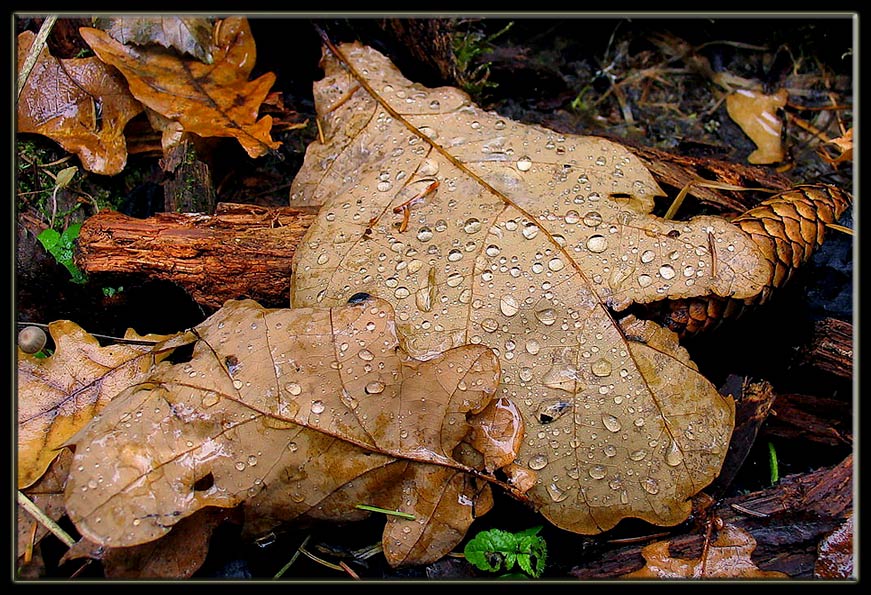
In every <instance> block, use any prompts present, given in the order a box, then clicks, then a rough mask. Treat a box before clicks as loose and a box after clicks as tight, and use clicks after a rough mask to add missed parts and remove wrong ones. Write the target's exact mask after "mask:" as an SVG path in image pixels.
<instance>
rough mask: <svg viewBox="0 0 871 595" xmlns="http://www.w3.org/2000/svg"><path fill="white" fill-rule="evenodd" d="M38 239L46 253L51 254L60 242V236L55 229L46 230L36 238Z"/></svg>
mask: <svg viewBox="0 0 871 595" xmlns="http://www.w3.org/2000/svg"><path fill="white" fill-rule="evenodd" d="M36 239H37V240H39V243H40V244H42V247H43V248H45V251H46V252H48V253H51V251H52V250H54V247H55V246H57V243H58V242H59V241H60V234H59V233H58V232H56V231H55V230H53V229H44V230H42V231H41V232H40V234H39V235H38V236H36Z"/></svg>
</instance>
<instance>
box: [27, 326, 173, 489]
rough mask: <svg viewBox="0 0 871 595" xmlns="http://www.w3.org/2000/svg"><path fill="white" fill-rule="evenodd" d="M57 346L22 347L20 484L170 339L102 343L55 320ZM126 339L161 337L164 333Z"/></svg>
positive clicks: (140, 373) (161, 354)
mask: <svg viewBox="0 0 871 595" xmlns="http://www.w3.org/2000/svg"><path fill="white" fill-rule="evenodd" d="M49 332H50V333H51V337H52V339H53V340H54V344H55V351H54V354H52V355H51V356H50V357H48V358H37V357H35V356H34V355H30V354H27V353H24V352H23V351H21V350H20V349H19V350H18V407H17V410H18V487H19V489H21V488H25V487H27V486H29V485H31V484H33V483H34V482H35V481H36V480H38V479H39V478H40V476H42V474H43V473H44V472H45V470H46V469H47V468H48V466H49V464H51V462H52V461H53V460H54V459H55V457H57V456H58V454H59V453H60V449H61V448H62V447H63V446H64V444H65V443H66V441H67V440H68V439H69V438H71V437H72V436H73V435H74V434H75V433H76V432H78V431H79V430H80V429H81V428H83V427H84V426H85V425H86V424H87V423H88V422H90V421H91V418H93V416H94V415H96V414H98V413H99V412H100V410H101V409H103V407H105V406H106V404H107V403H108V402H109V401H111V400H112V399H113V398H114V397H115V395H117V394H118V393H120V392H121V391H122V390H124V389H125V388H127V387H128V386H130V385H131V384H135V383H137V382H139V381H141V380H142V379H143V378H145V377H146V376H147V375H148V374H149V373H150V372H151V367H152V366H153V365H154V363H156V362H158V361H160V360H162V359H164V358H165V357H166V356H167V355H169V353H170V352H171V350H172V346H171V345H170V344H163V345H162V346H161V347H160V348H157V349H156V348H155V347H154V346H153V345H148V344H146V345H136V344H124V343H117V344H112V345H107V346H105V347H101V346H100V343H99V342H98V341H97V339H95V338H94V337H93V336H91V335H90V334H88V333H86V332H85V331H84V330H82V328H81V327H79V326H78V325H77V324H75V323H73V322H70V321H68V320H61V321H56V322H52V323H51V324H50V325H49ZM125 337H126V338H127V339H132V340H137V341H149V342H154V343H157V342H158V341H162V340H165V339H167V337H165V336H160V335H146V336H139V335H137V334H136V333H135V332H133V331H132V330H128V331H127V334H126V335H125Z"/></svg>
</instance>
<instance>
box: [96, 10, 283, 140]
mask: <svg viewBox="0 0 871 595" xmlns="http://www.w3.org/2000/svg"><path fill="white" fill-rule="evenodd" d="M215 27H216V29H215V30H216V33H215V39H214V41H213V45H212V47H211V54H212V57H213V62H212V63H211V64H205V63H203V62H200V61H198V60H193V59H188V58H184V57H181V56H179V55H178V54H175V53H173V52H168V51H166V50H163V49H161V48H152V47H136V46H129V45H124V44H121V43H119V42H117V41H115V40H114V39H113V38H112V37H111V36H110V35H109V34H108V33H106V32H104V31H100V30H99V29H91V28H87V27H83V28H82V29H81V30H80V32H81V35H82V37H83V38H84V40H85V41H86V42H87V43H88V45H90V46H91V48H92V49H93V50H94V52H95V53H96V54H97V56H99V57H100V59H101V60H103V61H104V62H106V63H107V64H111V65H112V66H114V67H116V68H117V69H118V70H120V71H121V74H123V75H124V77H125V78H126V79H127V83H128V84H129V86H130V92H131V93H133V95H134V96H135V97H136V98H137V99H138V100H139V101H141V102H142V103H143V104H144V105H146V106H147V107H149V108H151V109H152V110H154V111H155V112H157V113H159V114H161V115H162V116H164V117H166V118H169V119H170V120H176V121H177V122H179V123H180V124H181V126H182V127H183V128H184V130H185V131H187V132H193V133H195V134H198V135H200V136H203V137H213V136H219V137H233V138H236V140H238V141H239V143H240V144H241V145H242V147H243V148H244V149H245V151H246V152H247V153H248V155H250V156H251V157H260V156H262V155H265V154H266V153H267V152H268V151H269V150H270V149H277V148H278V147H279V145H280V144H281V143H279V142H277V141H273V140H272V138H271V137H270V130H271V128H272V118H271V117H270V116H264V117H262V118H260V119H259V120H258V119H257V115H258V111H259V109H260V104H261V103H262V102H263V100H264V98H265V97H266V95H267V93H268V92H269V89H270V88H271V87H272V85H273V83H274V82H275V75H274V74H273V73H266V74H263V75H261V76H260V77H258V78H256V79H254V80H253V81H249V80H248V77H249V76H250V75H251V71H252V69H253V68H254V63H255V60H256V50H255V46H254V39H253V37H252V36H251V30H250V28H249V26H248V21H247V19H245V18H244V17H228V18H226V19H224V20H223V21H220V22H219V23H217V24H216V25H215Z"/></svg>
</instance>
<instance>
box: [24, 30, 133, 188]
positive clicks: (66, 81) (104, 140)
mask: <svg viewBox="0 0 871 595" xmlns="http://www.w3.org/2000/svg"><path fill="white" fill-rule="evenodd" d="M34 37H35V35H34V34H33V32H31V31H24V32H22V33H21V34H20V35H19V36H18V68H19V69H20V68H21V64H22V61H23V60H24V57H25V56H26V55H27V51H28V50H29V49H30V46H31V45H32V44H33V40H34ZM47 90H51V91H50V92H47ZM141 111H142V105H141V104H140V103H139V102H138V101H136V99H134V98H133V96H132V95H131V94H130V92H129V91H128V90H127V85H126V84H125V82H124V79H123V78H122V77H121V76H119V75H118V73H117V72H115V71H114V70H113V69H112V68H111V67H109V66H107V65H106V64H104V63H103V62H101V61H100V60H98V59H97V58H73V59H69V60H60V59H57V58H55V57H53V56H51V55H50V54H49V52H48V49H47V48H43V49H42V51H41V52H40V54H39V59H38V61H37V63H36V65H35V66H34V68H33V70H32V71H31V72H30V76H29V77H28V78H27V83H26V84H25V86H24V88H23V89H22V91H21V96H20V97H19V100H18V105H17V113H18V119H17V127H18V128H17V131H18V132H33V133H36V134H41V135H43V136H47V137H49V138H50V139H52V140H54V141H56V142H57V143H59V144H60V145H61V146H62V147H63V148H64V149H65V150H67V151H69V152H71V153H75V154H76V155H78V156H79V159H80V160H81V162H82V166H83V167H84V168H85V169H87V170H88V171H91V172H94V173H98V174H105V175H113V174H117V173H119V172H120V171H121V170H123V169H124V166H125V165H126V163H127V147H126V139H125V138H124V126H125V125H126V124H127V122H128V121H129V120H130V119H131V118H133V116H135V115H137V114H138V113H139V112H141Z"/></svg>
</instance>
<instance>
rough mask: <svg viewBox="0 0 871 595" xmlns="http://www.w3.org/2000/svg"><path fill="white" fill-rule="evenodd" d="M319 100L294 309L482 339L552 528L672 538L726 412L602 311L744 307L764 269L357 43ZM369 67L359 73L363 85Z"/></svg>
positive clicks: (603, 168) (599, 169) (581, 149)
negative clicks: (370, 312)
mask: <svg viewBox="0 0 871 595" xmlns="http://www.w3.org/2000/svg"><path fill="white" fill-rule="evenodd" d="M341 51H342V52H343V53H344V54H345V56H346V58H347V60H348V61H349V62H350V64H351V67H352V68H353V72H349V70H348V69H347V68H346V67H345V66H343V65H342V64H341V63H340V61H339V60H337V59H336V57H335V56H334V55H333V53H332V52H327V53H326V54H325V57H324V59H323V61H322V66H323V68H324V70H325V78H324V79H323V80H321V81H319V82H317V83H316V84H315V102H316V108H317V112H318V118H319V124H320V128H321V130H322V132H323V138H324V142H323V143H320V142H314V143H312V144H311V145H310V146H309V148H308V150H307V153H306V158H305V163H304V166H303V168H302V170H301V171H300V172H299V174H298V175H297V178H296V179H295V181H294V184H293V187H292V188H291V202H292V203H295V204H323V206H322V207H321V210H320V212H319V215H318V218H317V220H316V222H315V223H314V224H313V225H312V227H311V228H310V229H309V232H308V235H307V236H306V237H305V238H304V239H303V241H302V242H301V243H300V247H299V249H298V250H297V252H296V254H295V256H294V277H293V279H292V286H291V304H292V305H293V306H294V307H305V306H314V305H317V306H322V307H323V306H336V305H338V304H342V303H344V302H345V301H346V300H348V298H349V297H351V296H352V295H353V294H355V293H358V292H363V293H368V294H371V295H373V296H378V297H381V298H384V299H386V300H388V301H390V302H391V303H392V305H393V307H394V309H395V310H396V313H397V323H396V324H397V330H398V333H399V336H400V340H401V342H402V345H403V346H404V348H405V349H407V350H408V352H409V353H410V354H411V355H413V356H414V357H418V358H426V357H429V356H430V355H432V354H434V353H439V352H442V351H445V350H447V349H450V348H454V347H458V346H461V345H468V344H481V345H486V346H489V347H491V348H492V349H494V350H495V351H496V352H497V353H498V354H499V356H500V362H501V367H502V376H501V386H500V392H499V394H500V395H502V396H505V397H508V398H510V399H511V400H512V402H514V403H515V404H516V405H517V407H518V408H519V410H520V411H521V414H522V417H523V419H524V422H525V425H526V429H527V430H526V432H527V433H526V437H525V438H524V439H523V442H522V443H521V447H520V452H519V454H518V455H517V459H516V461H515V463H514V464H512V465H511V466H509V467H508V469H507V472H508V474H509V477H511V480H512V481H514V482H515V484H516V485H523V486H532V487H531V488H530V490H529V492H528V494H527V495H528V497H529V498H530V499H531V500H532V501H533V502H534V504H535V505H536V506H537V507H538V508H539V509H540V510H541V512H542V513H543V514H544V516H545V517H546V518H548V519H549V520H550V521H551V522H552V523H554V524H555V525H557V526H559V527H561V528H564V529H568V530H571V531H576V532H580V533H596V532H600V531H604V530H607V529H609V528H611V527H613V526H614V525H615V524H616V523H617V522H618V521H620V520H621V519H623V518H625V517H638V518H642V519H645V520H648V521H650V522H652V523H656V524H662V525H671V524H675V523H678V522H680V521H682V520H684V519H685V518H686V516H687V515H688V514H689V511H690V508H691V505H690V502H689V498H690V497H691V496H692V495H693V494H695V493H697V492H698V491H700V490H701V489H702V488H704V487H705V486H706V485H708V484H709V483H710V482H711V480H712V479H713V478H714V477H715V476H716V475H717V473H718V472H719V470H720V466H721V464H722V461H723V458H724V456H725V453H726V449H727V445H728V442H729V437H730V434H731V431H732V427H733V418H734V402H733V401H732V399H731V398H724V397H722V396H721V395H719V394H718V392H717V390H716V389H715V387H714V386H712V385H711V384H710V383H709V382H708V381H707V380H706V379H705V378H703V377H702V376H701V375H700V374H699V373H698V372H697V368H696V366H695V365H694V364H693V363H692V362H691V361H690V359H689V356H688V354H687V352H686V351H685V350H684V349H683V348H682V347H680V346H679V345H678V342H677V338H676V335H674V334H673V333H672V332H670V331H667V330H665V329H663V328H661V327H659V326H657V325H656V324H654V323H652V322H645V321H640V320H636V319H635V318H633V317H626V318H624V319H623V320H617V315H616V314H615V312H619V311H621V310H624V309H625V308H626V307H628V306H629V305H630V304H632V303H633V302H636V303H643V302H651V301H656V300H662V299H665V298H671V299H674V298H679V297H688V296H691V295H710V294H716V295H723V296H727V295H728V296H731V297H735V298H742V297H749V296H752V295H755V294H756V293H758V292H759V291H760V289H761V288H762V287H763V285H764V282H765V278H766V277H768V276H769V275H770V273H771V265H770V264H768V263H767V262H766V261H765V259H764V258H763V256H762V255H761V253H760V251H759V250H758V248H757V247H756V245H755V244H754V242H753V240H752V239H751V238H750V237H748V236H747V235H745V234H744V233H742V232H741V231H740V230H739V229H738V228H736V227H734V226H732V225H730V224H729V223H727V222H726V221H724V220H722V219H719V218H714V217H696V218H694V219H692V220H690V221H687V222H675V221H667V220H664V219H660V218H658V217H655V216H653V215H650V214H649V213H650V211H651V210H652V207H653V197H654V196H655V195H658V194H662V191H661V190H660V189H659V187H658V186H657V184H656V182H655V181H654V179H653V177H652V176H651V174H650V173H649V172H648V171H647V170H646V169H645V168H644V167H643V165H642V164H641V163H640V162H639V161H638V160H637V159H636V158H635V157H634V156H633V155H632V154H631V153H629V152H628V151H627V150H626V149H624V148H623V147H622V146H621V145H618V144H616V143H613V142H610V141H607V140H605V139H601V138H595V137H579V136H569V135H562V134H558V133H556V132H552V131H549V130H546V129H544V128H541V127H537V126H529V125H524V124H520V123H517V122H513V121H511V120H509V119H507V118H503V117H500V116H499V115H497V114H495V113H493V112H485V111H483V110H481V109H479V108H478V107H476V106H474V105H472V104H471V102H470V100H469V98H468V96H467V95H465V94H464V93H462V92H460V91H458V90H456V89H453V88H448V87H441V88H437V89H427V88H425V87H423V86H421V85H419V84H416V83H412V82H411V81H409V80H407V79H405V78H404V77H403V76H402V75H401V73H400V72H399V71H398V70H397V69H396V68H395V67H394V66H393V65H392V64H391V63H390V62H389V61H388V60H387V59H386V58H385V57H384V56H382V55H381V54H379V53H378V52H376V51H375V50H373V49H371V48H367V47H364V46H362V45H359V44H346V45H343V46H342V50H341ZM362 73H365V76H364V74H362Z"/></svg>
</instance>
